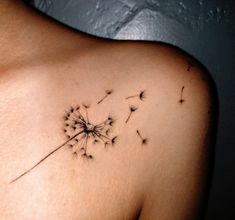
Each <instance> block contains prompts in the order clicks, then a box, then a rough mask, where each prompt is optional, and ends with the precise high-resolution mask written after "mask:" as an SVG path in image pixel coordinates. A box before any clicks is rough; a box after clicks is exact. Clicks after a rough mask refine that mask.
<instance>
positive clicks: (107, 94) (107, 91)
mask: <svg viewBox="0 0 235 220" xmlns="http://www.w3.org/2000/svg"><path fill="white" fill-rule="evenodd" d="M105 92H106V95H105V96H104V97H103V98H102V99H101V100H100V101H98V102H97V104H98V105H99V104H100V103H101V102H103V101H104V100H105V99H106V98H107V97H108V96H109V95H111V94H112V93H113V90H106V91H105Z"/></svg>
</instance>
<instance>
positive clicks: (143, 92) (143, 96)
mask: <svg viewBox="0 0 235 220" xmlns="http://www.w3.org/2000/svg"><path fill="white" fill-rule="evenodd" d="M131 98H139V99H140V100H141V101H143V100H144V99H145V98H146V91H145V90H143V91H141V92H140V93H139V94H137V95H131V96H128V97H126V99H131Z"/></svg>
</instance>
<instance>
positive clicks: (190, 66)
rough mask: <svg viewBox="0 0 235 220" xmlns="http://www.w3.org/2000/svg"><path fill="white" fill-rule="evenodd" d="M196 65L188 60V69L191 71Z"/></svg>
mask: <svg viewBox="0 0 235 220" xmlns="http://www.w3.org/2000/svg"><path fill="white" fill-rule="evenodd" d="M193 66H194V65H193V64H192V63H190V62H188V68H187V71H188V72H190V70H191V69H192V67H193Z"/></svg>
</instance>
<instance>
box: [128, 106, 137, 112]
mask: <svg viewBox="0 0 235 220" xmlns="http://www.w3.org/2000/svg"><path fill="white" fill-rule="evenodd" d="M137 109H138V108H137V107H136V106H133V105H132V106H130V111H131V112H135V111H136V110H137Z"/></svg>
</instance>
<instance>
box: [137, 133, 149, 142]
mask: <svg viewBox="0 0 235 220" xmlns="http://www.w3.org/2000/svg"><path fill="white" fill-rule="evenodd" d="M136 133H137V135H138V136H139V137H140V139H141V142H142V145H146V144H147V143H148V139H147V138H143V137H142V136H141V134H140V132H139V130H136Z"/></svg>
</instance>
